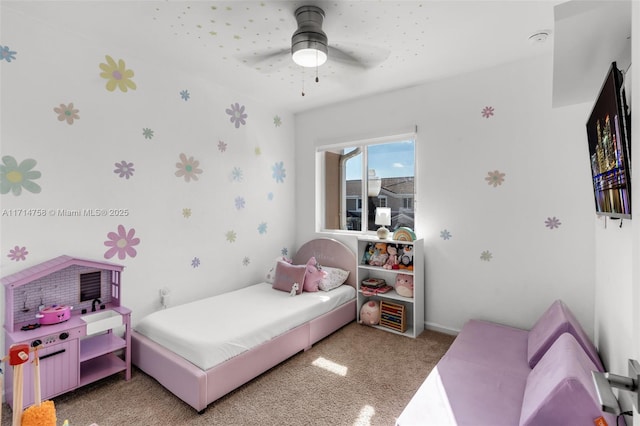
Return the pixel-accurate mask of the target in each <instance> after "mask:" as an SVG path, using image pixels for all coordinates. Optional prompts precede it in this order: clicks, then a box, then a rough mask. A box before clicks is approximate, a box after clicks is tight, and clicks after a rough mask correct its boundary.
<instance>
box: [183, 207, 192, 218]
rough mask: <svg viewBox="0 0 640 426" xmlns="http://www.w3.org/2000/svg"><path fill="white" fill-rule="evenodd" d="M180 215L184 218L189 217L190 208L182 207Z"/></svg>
mask: <svg viewBox="0 0 640 426" xmlns="http://www.w3.org/2000/svg"><path fill="white" fill-rule="evenodd" d="M182 216H183V217H184V218H185V219H189V218H190V217H191V209H190V208H188V207H185V208H184V209H182Z"/></svg>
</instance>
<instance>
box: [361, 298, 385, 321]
mask: <svg viewBox="0 0 640 426" xmlns="http://www.w3.org/2000/svg"><path fill="white" fill-rule="evenodd" d="M379 322H380V302H378V301H377V300H369V301H368V302H367V303H365V304H364V305H362V307H361V308H360V324H364V325H376V324H378V323H379Z"/></svg>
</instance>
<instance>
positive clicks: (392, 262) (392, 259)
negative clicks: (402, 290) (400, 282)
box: [382, 245, 398, 269]
mask: <svg viewBox="0 0 640 426" xmlns="http://www.w3.org/2000/svg"><path fill="white" fill-rule="evenodd" d="M387 253H388V254H389V258H388V259H387V262H386V263H385V264H384V265H382V267H383V268H384V269H398V249H397V248H395V247H394V246H392V245H388V246H387Z"/></svg>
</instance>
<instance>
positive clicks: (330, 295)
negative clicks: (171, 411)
mask: <svg viewBox="0 0 640 426" xmlns="http://www.w3.org/2000/svg"><path fill="white" fill-rule="evenodd" d="M354 297H355V289H354V288H353V287H351V286H347V285H342V286H340V287H338V288H337V289H334V290H331V291H328V292H325V291H319V292H314V293H302V294H300V295H298V296H293V297H292V296H289V293H286V292H283V291H278V290H274V289H273V288H272V286H271V284H268V283H260V284H256V285H252V286H249V287H245V288H242V289H240V290H236V291H232V292H229V293H224V294H220V295H217V296H213V297H209V298H207V299H203V300H197V301H195V302H191V303H187V304H184V305H180V306H175V307H172V308H169V309H165V310H162V311H158V312H154V313H153V314H151V315H149V316H147V317H145V318H144V319H142V320H141V321H140V322H139V323H138V325H137V326H136V327H135V329H136V331H137V332H138V333H140V334H143V335H145V336H147V337H148V338H150V339H151V340H153V341H155V342H156V343H159V344H161V345H162V346H164V347H166V348H167V349H170V350H171V351H173V352H175V353H176V354H178V355H180V356H182V357H183V358H185V359H187V360H189V361H190V362H192V363H193V364H195V365H197V366H198V367H200V368H201V369H203V370H207V369H209V368H211V367H214V366H215V365H217V364H219V363H221V362H224V361H226V360H227V359H229V358H232V357H234V356H236V355H239V354H241V353H242V352H244V351H246V350H248V349H251V348H252V347H254V346H257V345H259V344H261V343H264V342H266V341H268V340H270V339H272V338H274V337H276V336H278V335H280V334H282V333H284V332H286V331H288V330H291V329H292V328H295V327H297V326H298V325H301V324H303V323H305V322H307V321H309V320H311V319H313V318H315V317H318V316H320V315H322V314H324V313H326V312H329V311H331V310H332V309H334V308H336V307H338V306H340V305H342V304H344V303H345V302H347V301H349V300H351V299H353V298H354Z"/></svg>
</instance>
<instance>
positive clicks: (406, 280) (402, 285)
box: [396, 274, 413, 297]
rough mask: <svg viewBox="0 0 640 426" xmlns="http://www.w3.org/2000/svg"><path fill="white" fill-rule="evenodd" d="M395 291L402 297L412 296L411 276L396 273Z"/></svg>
mask: <svg viewBox="0 0 640 426" xmlns="http://www.w3.org/2000/svg"><path fill="white" fill-rule="evenodd" d="M396 293H398V294H399V295H400V296H404V297H413V276H412V275H407V274H398V275H397V276H396Z"/></svg>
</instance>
